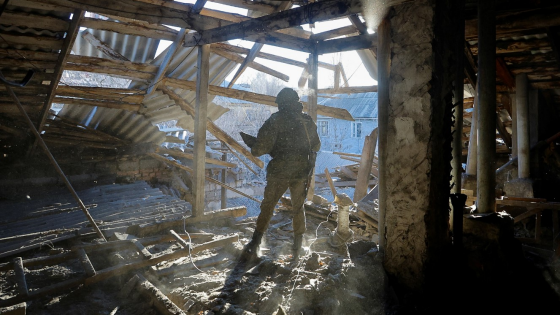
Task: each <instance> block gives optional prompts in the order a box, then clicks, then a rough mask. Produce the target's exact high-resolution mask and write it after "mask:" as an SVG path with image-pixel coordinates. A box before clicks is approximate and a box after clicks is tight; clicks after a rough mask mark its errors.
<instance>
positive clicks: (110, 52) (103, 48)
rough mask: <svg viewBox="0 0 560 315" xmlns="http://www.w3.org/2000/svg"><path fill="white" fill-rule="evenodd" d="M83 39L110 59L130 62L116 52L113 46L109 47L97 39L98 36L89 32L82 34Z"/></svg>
mask: <svg viewBox="0 0 560 315" xmlns="http://www.w3.org/2000/svg"><path fill="white" fill-rule="evenodd" d="M82 38H83V39H85V40H86V41H87V42H88V43H90V44H91V45H92V46H93V47H95V49H97V50H99V51H100V52H102V53H103V54H105V55H106V56H107V57H109V58H110V59H114V60H124V61H130V60H128V58H126V57H125V56H123V55H122V54H121V53H119V52H118V51H116V50H114V49H113V48H111V46H109V45H107V44H106V43H105V42H103V41H102V40H101V39H99V38H97V36H95V35H93V34H92V33H90V32H89V31H84V32H82Z"/></svg>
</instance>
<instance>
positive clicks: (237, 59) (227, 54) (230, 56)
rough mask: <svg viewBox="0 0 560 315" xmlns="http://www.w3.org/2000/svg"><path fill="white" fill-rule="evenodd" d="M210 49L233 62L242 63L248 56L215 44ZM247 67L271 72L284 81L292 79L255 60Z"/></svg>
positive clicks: (270, 73) (267, 72)
mask: <svg viewBox="0 0 560 315" xmlns="http://www.w3.org/2000/svg"><path fill="white" fill-rule="evenodd" d="M210 51H211V52H212V53H214V54H216V55H219V56H222V57H224V58H226V59H229V60H231V61H233V62H237V63H240V64H242V63H243V62H244V61H245V60H247V59H246V58H243V57H242V56H240V55H238V54H236V53H233V52H230V51H227V50H223V49H221V48H218V47H216V46H214V45H211V47H210ZM247 67H250V68H253V69H255V70H257V71H260V72H263V73H266V74H269V75H271V76H273V77H276V78H278V79H280V80H282V81H285V82H288V81H289V80H290V77H289V76H287V75H285V74H283V73H281V72H279V71H276V70H274V69H271V68H269V67H267V66H264V65H262V64H260V63H258V62H254V61H251V62H248V63H247Z"/></svg>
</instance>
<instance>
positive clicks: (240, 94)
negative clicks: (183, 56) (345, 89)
mask: <svg viewBox="0 0 560 315" xmlns="http://www.w3.org/2000/svg"><path fill="white" fill-rule="evenodd" d="M163 84H164V85H166V86H168V87H172V88H180V89H184V90H190V91H194V90H195V89H196V82H194V81H187V80H179V79H172V78H167V79H165V80H164V82H163ZM208 92H209V93H210V94H212V95H220V96H226V97H231V98H235V99H239V100H245V101H249V102H253V103H257V104H263V105H269V106H275V107H277V106H278V104H276V102H275V101H276V97H275V96H270V95H264V94H258V93H253V92H248V91H243V90H237V89H230V88H225V87H221V86H216V85H210V86H209V88H208ZM303 103H304V106H305V102H303ZM317 113H318V114H319V115H322V116H327V117H332V118H338V119H344V120H350V121H353V120H354V118H353V117H352V115H350V113H349V112H348V111H347V110H346V109H342V108H335V107H330V106H324V105H318V106H317Z"/></svg>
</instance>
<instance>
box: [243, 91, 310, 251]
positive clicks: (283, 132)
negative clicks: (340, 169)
mask: <svg viewBox="0 0 560 315" xmlns="http://www.w3.org/2000/svg"><path fill="white" fill-rule="evenodd" d="M276 103H277V104H278V112H276V113H274V114H272V115H271V116H270V118H269V119H268V120H267V121H266V122H265V123H264V124H263V126H262V127H261V129H259V132H258V135H257V138H256V141H254V143H252V145H251V153H252V154H253V155H254V156H261V155H263V154H270V156H271V157H272V160H271V161H270V162H269V164H268V166H267V168H266V182H267V183H266V188H265V190H264V199H263V201H262V203H261V213H260V214H259V217H258V219H257V227H256V229H255V232H254V234H253V238H252V240H251V242H250V243H249V244H247V246H246V247H245V253H246V254H250V255H254V254H256V252H257V250H258V247H259V245H260V243H261V239H262V236H263V234H264V233H265V232H266V230H267V228H268V223H269V222H270V219H271V218H272V215H273V211H274V207H275V206H276V204H277V203H278V200H279V199H280V197H282V195H283V194H284V192H286V190H287V189H288V188H289V189H290V194H291V197H292V208H293V211H294V216H293V222H292V225H293V230H294V246H293V251H294V256H295V257H297V256H298V255H299V251H300V249H301V245H302V239H303V233H305V212H304V208H303V203H304V202H305V198H306V195H307V189H308V184H309V179H310V177H311V172H312V171H313V168H314V167H315V157H316V155H317V151H319V148H320V147H321V141H320V140H319V135H318V134H317V125H316V124H315V122H314V121H313V119H311V117H310V116H309V115H307V114H305V113H303V112H302V109H303V105H302V104H301V103H300V102H299V96H298V94H297V92H296V91H294V90H293V89H290V88H284V89H283V90H282V91H280V93H278V96H277V97H276Z"/></svg>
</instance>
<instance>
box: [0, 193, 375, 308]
mask: <svg viewBox="0 0 560 315" xmlns="http://www.w3.org/2000/svg"><path fill="white" fill-rule="evenodd" d="M317 200H322V199H321V198H318V199H317ZM287 201H289V199H287V200H286V199H285V200H284V203H285V204H286V202H287ZM321 203H322V204H313V203H308V204H306V206H305V207H306V210H307V232H306V234H305V236H304V248H305V249H306V254H305V255H303V256H301V257H300V258H299V259H298V260H294V258H293V257H292V255H291V246H292V242H293V233H292V224H291V215H290V209H289V208H288V207H285V206H283V207H280V211H278V212H277V213H276V214H275V215H274V217H273V219H272V221H271V223H270V227H269V229H268V231H267V234H266V235H265V237H264V240H263V244H262V246H261V252H260V256H259V258H257V259H253V260H250V261H244V260H241V259H240V255H241V251H242V248H243V245H244V244H246V243H247V242H248V241H249V239H250V237H251V235H252V234H253V231H254V227H255V221H256V218H255V217H249V218H244V219H233V218H231V217H226V216H224V217H221V216H220V217H219V218H215V219H207V220H192V221H191V220H189V219H188V218H187V219H185V220H184V221H181V220H179V221H172V220H167V221H165V220H164V221H162V220H158V221H156V222H155V223H153V224H150V223H148V224H140V225H137V226H131V227H129V228H128V229H127V231H126V232H127V233H124V232H122V231H121V232H112V233H111V236H110V237H108V242H107V243H103V242H100V241H99V239H92V237H95V236H93V235H89V236H84V237H76V238H72V239H69V240H66V241H61V242H58V243H56V247H55V245H51V246H47V245H45V246H42V247H40V248H38V249H31V250H28V251H26V252H24V253H21V258H22V263H21V265H22V266H23V281H24V282H23V283H25V284H26V286H27V288H28V294H27V295H24V294H22V293H21V292H20V288H19V287H20V284H21V283H22V282H21V281H20V280H21V274H18V273H17V272H16V271H15V268H13V267H14V266H15V263H14V261H12V260H10V259H11V258H8V259H4V260H3V261H2V262H3V264H0V270H2V271H3V272H2V273H1V274H0V288H1V292H2V293H1V295H0V304H1V305H0V309H1V307H4V306H10V305H15V304H16V303H17V302H20V301H24V302H25V303H24V304H23V305H24V306H23V307H24V308H27V311H28V312H29V313H30V314H31V313H33V314H207V315H210V314H283V313H285V314H302V313H303V314H380V313H384V311H383V309H382V308H383V305H384V303H383V299H384V297H383V286H384V281H385V273H384V271H383V269H382V266H381V255H380V254H378V251H377V244H376V243H374V242H371V241H369V240H371V235H372V233H373V229H372V227H371V226H368V224H366V223H364V222H363V221H361V220H360V219H359V218H358V217H357V216H356V215H355V211H353V212H351V217H350V228H351V229H352V230H353V231H354V241H352V242H350V243H349V244H348V245H347V246H340V247H337V248H334V247H332V246H331V245H330V244H329V238H330V237H331V236H332V234H333V232H334V231H335V229H336V216H337V211H336V206H334V205H330V204H328V203H327V202H325V201H324V200H323V201H321ZM224 211H225V212H227V211H229V212H231V213H233V212H235V211H239V209H237V208H232V209H231V210H227V209H225V210H224ZM224 211H222V213H225V212H224ZM208 215H209V218H210V215H215V212H212V213H208ZM231 216H234V215H231ZM177 222H178V223H177ZM172 223H175V226H174V227H173V228H169V227H168V226H171V225H172ZM183 223H184V224H183ZM177 224H178V225H177ZM152 231H157V233H155V234H153V235H151V234H149V232H152ZM175 231H176V232H175ZM133 232H134V233H136V234H133ZM88 237H89V238H88ZM189 238H192V245H191V243H190V242H189ZM82 252H83V253H82ZM189 252H190V253H189ZM80 253H82V254H80ZM84 257H86V258H87V259H86V261H85V262H84ZM87 266H90V267H89V268H88V267H87ZM18 305H19V304H18ZM372 307H374V308H375V307H379V309H372Z"/></svg>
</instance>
